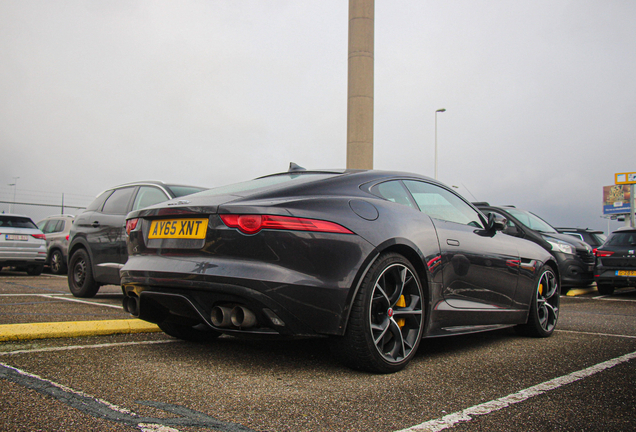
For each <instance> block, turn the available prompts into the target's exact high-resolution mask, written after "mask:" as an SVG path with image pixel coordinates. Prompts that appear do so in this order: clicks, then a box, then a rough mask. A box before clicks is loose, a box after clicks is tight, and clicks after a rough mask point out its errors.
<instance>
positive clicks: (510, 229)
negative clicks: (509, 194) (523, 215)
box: [488, 210, 523, 237]
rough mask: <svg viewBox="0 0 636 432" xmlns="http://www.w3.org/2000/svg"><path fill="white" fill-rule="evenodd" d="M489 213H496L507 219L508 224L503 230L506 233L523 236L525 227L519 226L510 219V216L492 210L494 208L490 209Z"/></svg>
mask: <svg viewBox="0 0 636 432" xmlns="http://www.w3.org/2000/svg"><path fill="white" fill-rule="evenodd" d="M488 213H492V214H496V215H499V216H501V217H502V218H505V219H506V226H505V227H504V229H503V231H502V232H503V233H504V234H508V235H510V236H514V237H523V229H522V228H521V227H520V226H518V225H517V224H516V223H515V222H514V221H513V220H512V219H510V216H508V215H506V214H504V213H501V212H497V211H492V210H489V211H488Z"/></svg>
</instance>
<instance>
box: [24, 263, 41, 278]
mask: <svg viewBox="0 0 636 432" xmlns="http://www.w3.org/2000/svg"><path fill="white" fill-rule="evenodd" d="M43 270H44V266H43V265H38V266H31V267H27V269H26V272H27V274H28V275H29V276H40V275H41V274H42V271H43Z"/></svg>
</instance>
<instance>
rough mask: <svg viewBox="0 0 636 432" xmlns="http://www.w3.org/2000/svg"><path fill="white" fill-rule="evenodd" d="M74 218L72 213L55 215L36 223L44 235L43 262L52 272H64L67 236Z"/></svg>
mask: <svg viewBox="0 0 636 432" xmlns="http://www.w3.org/2000/svg"><path fill="white" fill-rule="evenodd" d="M74 219H75V216H73V215H55V216H49V217H47V218H45V219H42V220H41V221H40V222H38V223H37V226H38V228H39V229H40V230H41V231H42V232H43V233H44V235H45V236H46V250H47V256H46V263H45V264H46V265H48V266H49V268H50V269H51V273H53V274H56V275H60V274H66V263H67V259H68V238H69V234H70V232H71V227H72V226H73V220H74Z"/></svg>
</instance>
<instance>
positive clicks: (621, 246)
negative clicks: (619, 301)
mask: <svg viewBox="0 0 636 432" xmlns="http://www.w3.org/2000/svg"><path fill="white" fill-rule="evenodd" d="M594 279H595V280H596V285H597V288H598V292H599V293H600V294H603V295H610V294H613V293H614V287H626V286H636V228H631V227H623V228H619V229H617V230H616V231H614V232H613V233H611V234H610V235H609V237H608V238H607V240H606V241H605V243H603V245H602V246H600V247H599V248H598V249H597V250H596V268H595V270H594Z"/></svg>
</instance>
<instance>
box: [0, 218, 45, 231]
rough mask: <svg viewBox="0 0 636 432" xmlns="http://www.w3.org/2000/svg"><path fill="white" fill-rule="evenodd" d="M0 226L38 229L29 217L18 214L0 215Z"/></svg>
mask: <svg viewBox="0 0 636 432" xmlns="http://www.w3.org/2000/svg"><path fill="white" fill-rule="evenodd" d="M0 227H11V228H35V229H38V227H37V225H36V224H35V223H34V222H33V221H32V220H31V219H29V218H27V217H20V216H0Z"/></svg>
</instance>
